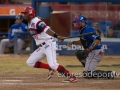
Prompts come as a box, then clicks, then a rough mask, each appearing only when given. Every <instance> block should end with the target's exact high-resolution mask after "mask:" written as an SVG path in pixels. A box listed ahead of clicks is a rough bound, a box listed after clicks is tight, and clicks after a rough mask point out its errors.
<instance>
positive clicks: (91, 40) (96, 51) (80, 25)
mask: <svg viewBox="0 0 120 90" xmlns="http://www.w3.org/2000/svg"><path fill="white" fill-rule="evenodd" d="M72 24H73V27H74V28H75V29H79V33H80V34H84V33H89V32H95V30H94V29H93V28H92V27H89V26H87V19H86V17H84V16H83V15H79V16H75V17H74V18H73V21H72ZM72 44H75V45H82V46H83V47H84V50H78V51H76V53H75V55H76V56H77V58H78V60H79V61H80V62H81V63H82V65H83V66H84V71H83V77H87V78H88V77H89V78H90V77H92V78H93V77H94V78H96V77H97V78H98V77H99V78H100V77H102V78H103V77H105V78H114V76H115V71H103V70H96V67H97V65H98V63H99V62H100V61H101V59H102V58H103V56H104V50H103V49H102V44H101V38H100V36H99V35H98V34H95V35H91V36H83V37H80V40H78V41H70V42H68V46H69V47H70V45H72Z"/></svg>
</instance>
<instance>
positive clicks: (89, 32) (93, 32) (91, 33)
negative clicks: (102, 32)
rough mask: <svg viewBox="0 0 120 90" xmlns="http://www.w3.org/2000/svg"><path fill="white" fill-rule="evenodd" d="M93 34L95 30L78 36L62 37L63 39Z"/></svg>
mask: <svg viewBox="0 0 120 90" xmlns="http://www.w3.org/2000/svg"><path fill="white" fill-rule="evenodd" d="M95 34H96V32H89V33H84V34H80V35H78V36H72V37H64V39H69V38H76V37H82V36H90V35H95Z"/></svg>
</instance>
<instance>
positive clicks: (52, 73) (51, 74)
mask: <svg viewBox="0 0 120 90" xmlns="http://www.w3.org/2000/svg"><path fill="white" fill-rule="evenodd" d="M54 73H55V71H54V70H50V71H49V74H48V77H47V80H49V79H50V78H52V76H53V75H54Z"/></svg>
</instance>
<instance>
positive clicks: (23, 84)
mask: <svg viewBox="0 0 120 90" xmlns="http://www.w3.org/2000/svg"><path fill="white" fill-rule="evenodd" d="M17 58H18V57H17ZM113 58H114V61H115V59H119V60H120V57H112V58H111V57H109V56H108V57H105V58H104V62H102V63H100V66H99V67H101V66H102V65H103V64H105V63H107V62H108V61H106V60H110V61H111V62H112V59H113ZM25 59H26V58H25ZM64 59H69V60H68V62H67V63H68V64H71V60H70V59H75V58H74V57H73V56H71V57H69V56H58V61H59V62H60V63H64V62H63V61H64ZM60 60H62V61H60ZM23 61H24V60H23ZM116 61H118V60H116ZM76 63H78V62H77V61H76ZM76 63H73V64H74V65H76ZM65 64H66V63H65ZM114 64H115V63H114ZM118 64H120V62H119V63H118V62H116V65H118ZM77 65H79V64H77ZM110 65H111V64H109V66H110ZM103 66H104V65H103ZM111 66H112V65H111ZM73 68H74V69H73V70H75V69H78V67H76V68H75V67H73ZM79 68H80V67H79ZM105 68H106V67H105ZM107 68H108V67H107ZM112 68H113V67H112ZM68 69H69V70H72V67H71V68H68ZM82 69H83V68H82ZM113 69H114V70H117V71H119V69H120V67H119V66H117V67H114V68H113ZM73 70H72V71H73ZM46 78H47V72H42V71H41V72H40V73H34V72H29V73H27V72H26V73H23V72H19V73H0V90H120V76H118V77H116V78H115V79H112V80H108V79H84V78H82V77H78V81H77V82H75V83H63V82H62V80H64V79H66V78H65V77H59V76H58V73H57V72H56V73H55V75H54V76H53V78H51V79H50V80H47V79H46Z"/></svg>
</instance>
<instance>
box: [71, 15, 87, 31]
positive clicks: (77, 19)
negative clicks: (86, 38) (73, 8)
mask: <svg viewBox="0 0 120 90" xmlns="http://www.w3.org/2000/svg"><path fill="white" fill-rule="evenodd" d="M81 22H85V23H86V24H87V19H86V17H85V16H83V15H78V16H75V17H74V18H73V20H72V24H74V23H76V25H75V26H74V28H75V29H79V28H80V23H81Z"/></svg>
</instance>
